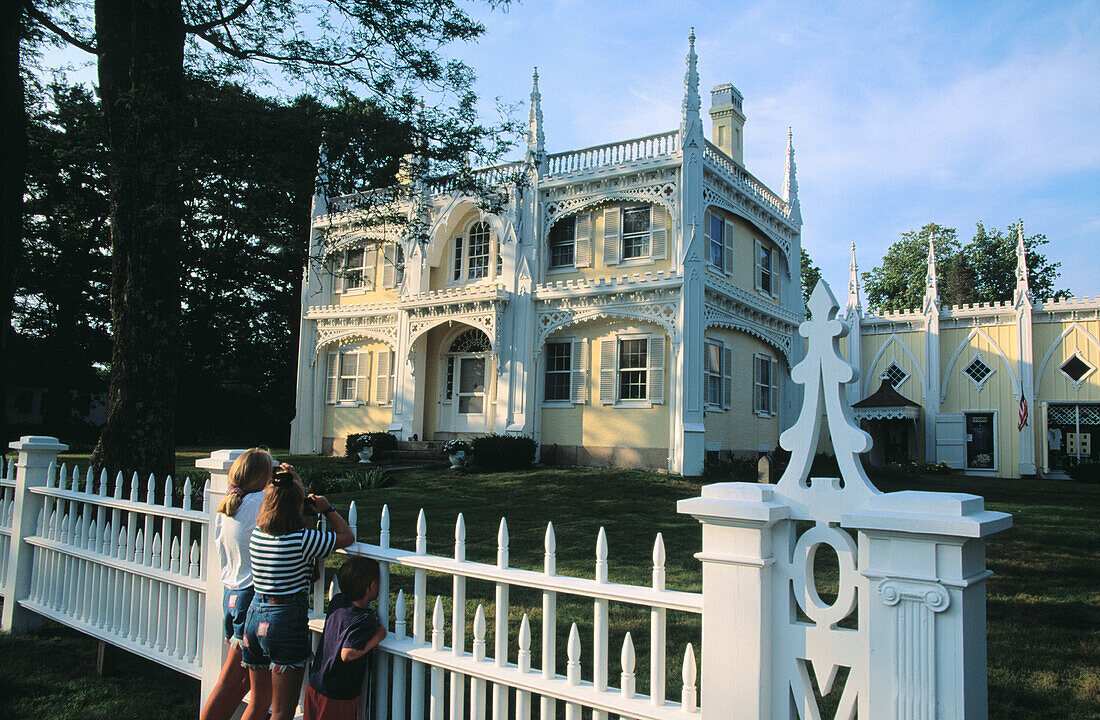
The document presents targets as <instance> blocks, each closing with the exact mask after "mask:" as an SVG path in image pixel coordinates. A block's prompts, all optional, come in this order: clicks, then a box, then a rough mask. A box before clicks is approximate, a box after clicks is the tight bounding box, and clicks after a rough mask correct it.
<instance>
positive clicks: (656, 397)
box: [648, 335, 665, 403]
mask: <svg viewBox="0 0 1100 720" xmlns="http://www.w3.org/2000/svg"><path fill="white" fill-rule="evenodd" d="M648 349H649V401H650V402H651V403H663V402H664V401H665V338H664V336H663V335H653V336H651V337H650V338H649V348H648Z"/></svg>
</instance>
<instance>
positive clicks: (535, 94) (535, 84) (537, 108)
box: [527, 68, 546, 164]
mask: <svg viewBox="0 0 1100 720" xmlns="http://www.w3.org/2000/svg"><path fill="white" fill-rule="evenodd" d="M545 156H546V136H545V135H544V134H543V131H542V95H541V94H540V93H539V69H538V68H535V72H534V74H533V75H532V78H531V107H530V111H529V112H528V115H527V157H528V159H530V160H533V161H534V163H535V164H539V163H540V162H541V161H542V158H545Z"/></svg>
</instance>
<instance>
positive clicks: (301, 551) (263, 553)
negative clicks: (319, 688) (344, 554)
mask: <svg viewBox="0 0 1100 720" xmlns="http://www.w3.org/2000/svg"><path fill="white" fill-rule="evenodd" d="M306 503H308V504H309V505H310V506H311V507H313V508H314V509H316V511H317V512H319V513H323V514H324V515H325V517H326V518H328V521H329V523H331V525H332V528H333V531H334V532H321V531H318V530H311V529H309V528H307V527H306V520H305V516H304V514H303V512H304V509H305V505H306ZM353 542H355V536H354V535H353V534H352V532H351V528H350V527H349V526H348V524H347V522H346V521H345V520H344V519H343V518H342V517H340V515H339V514H338V513H337V512H336V508H334V507H332V505H331V504H330V503H329V501H328V500H326V499H325V498H324V497H322V496H321V495H306V491H305V488H303V487H302V481H301V480H300V479H299V478H298V473H296V472H295V471H294V468H292V467H290V466H289V465H283V466H282V468H280V469H279V470H278V471H276V472H275V474H274V476H273V477H272V480H271V484H270V485H268V486H267V489H266V490H265V491H264V500H263V505H262V506H261V507H260V512H259V514H258V515H257V516H256V529H255V530H253V531H252V538H251V540H250V542H249V553H250V555H251V557H252V573H253V578H254V579H255V587H256V597H255V599H254V600H253V602H252V605H251V607H249V609H248V618H247V620H246V621H245V631H244V640H243V645H244V648H243V650H242V653H241V661H242V663H243V664H244V665H245V666H246V667H247V668H248V675H249V683H250V685H251V690H252V696H251V700H250V702H249V703H248V710H247V711H246V712H245V714H244V720H263V719H264V718H265V717H266V716H267V710H268V707H269V706H270V708H271V720H290V719H291V718H293V717H294V711H295V709H296V707H297V704H298V695H299V693H300V692H301V689H302V678H303V677H304V676H305V667H306V663H307V662H308V661H309V659H310V657H311V656H312V654H313V645H312V643H311V641H310V636H309V626H308V625H307V623H308V622H309V588H310V585H311V581H312V573H313V563H314V562H315V561H316V560H318V559H321V558H325V557H327V556H328V555H330V554H331V553H332V551H333V550H335V549H337V548H342V547H347V546H348V545H351V544H352V543H353Z"/></svg>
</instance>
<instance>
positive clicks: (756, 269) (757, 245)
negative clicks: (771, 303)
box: [753, 238, 779, 300]
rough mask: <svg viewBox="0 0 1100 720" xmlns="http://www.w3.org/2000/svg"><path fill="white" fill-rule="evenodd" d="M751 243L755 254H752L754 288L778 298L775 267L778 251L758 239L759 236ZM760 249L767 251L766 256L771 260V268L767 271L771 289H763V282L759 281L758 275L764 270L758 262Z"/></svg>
mask: <svg viewBox="0 0 1100 720" xmlns="http://www.w3.org/2000/svg"><path fill="white" fill-rule="evenodd" d="M753 243H754V248H753V249H754V251H755V254H754V256H753V280H754V284H755V286H756V290H757V291H758V292H760V293H761V294H763V295H765V296H766V297H770V298H772V299H773V300H778V299H779V272H778V271H777V269H776V267H775V266H776V260H777V259H778V253H777V252H776V250H775V248H773V247H772V246H771V245H769V244H768V243H766V242H764V241H763V240H760V239H759V238H757V239H756V240H754V241H753ZM761 250H766V251H767V253H768V258H769V259H770V262H771V269H770V270H769V271H768V273H769V274H770V275H771V283H770V285H771V290H770V291H769V290H765V289H764V283H763V282H761V279H760V276H761V274H762V273H763V271H764V268H763V266H762V265H761V264H760V251H761Z"/></svg>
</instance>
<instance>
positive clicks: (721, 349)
mask: <svg viewBox="0 0 1100 720" xmlns="http://www.w3.org/2000/svg"><path fill="white" fill-rule="evenodd" d="M707 345H714V346H716V347H717V348H718V395H719V397H718V404H717V405H715V404H714V403H712V402H711V401H710V378H711V376H712V375H713V374H714V373H712V372H710V371H709V370H707V355H709V353H708V352H706V349H707ZM703 348H704V353H703V378H704V380H705V381H706V383H705V384H704V385H703V404H704V405H705V406H706V410H707V412H725V408H724V406H723V402H722V401H723V399H724V398H723V397H722V395H723V394H725V391H726V384H725V383H726V376H725V374H724V373H723V372H722V370H723V368H722V363H723V362H724V358H725V356H726V345H725V343H723V342H722V341H721V340H715V339H714V338H703Z"/></svg>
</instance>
